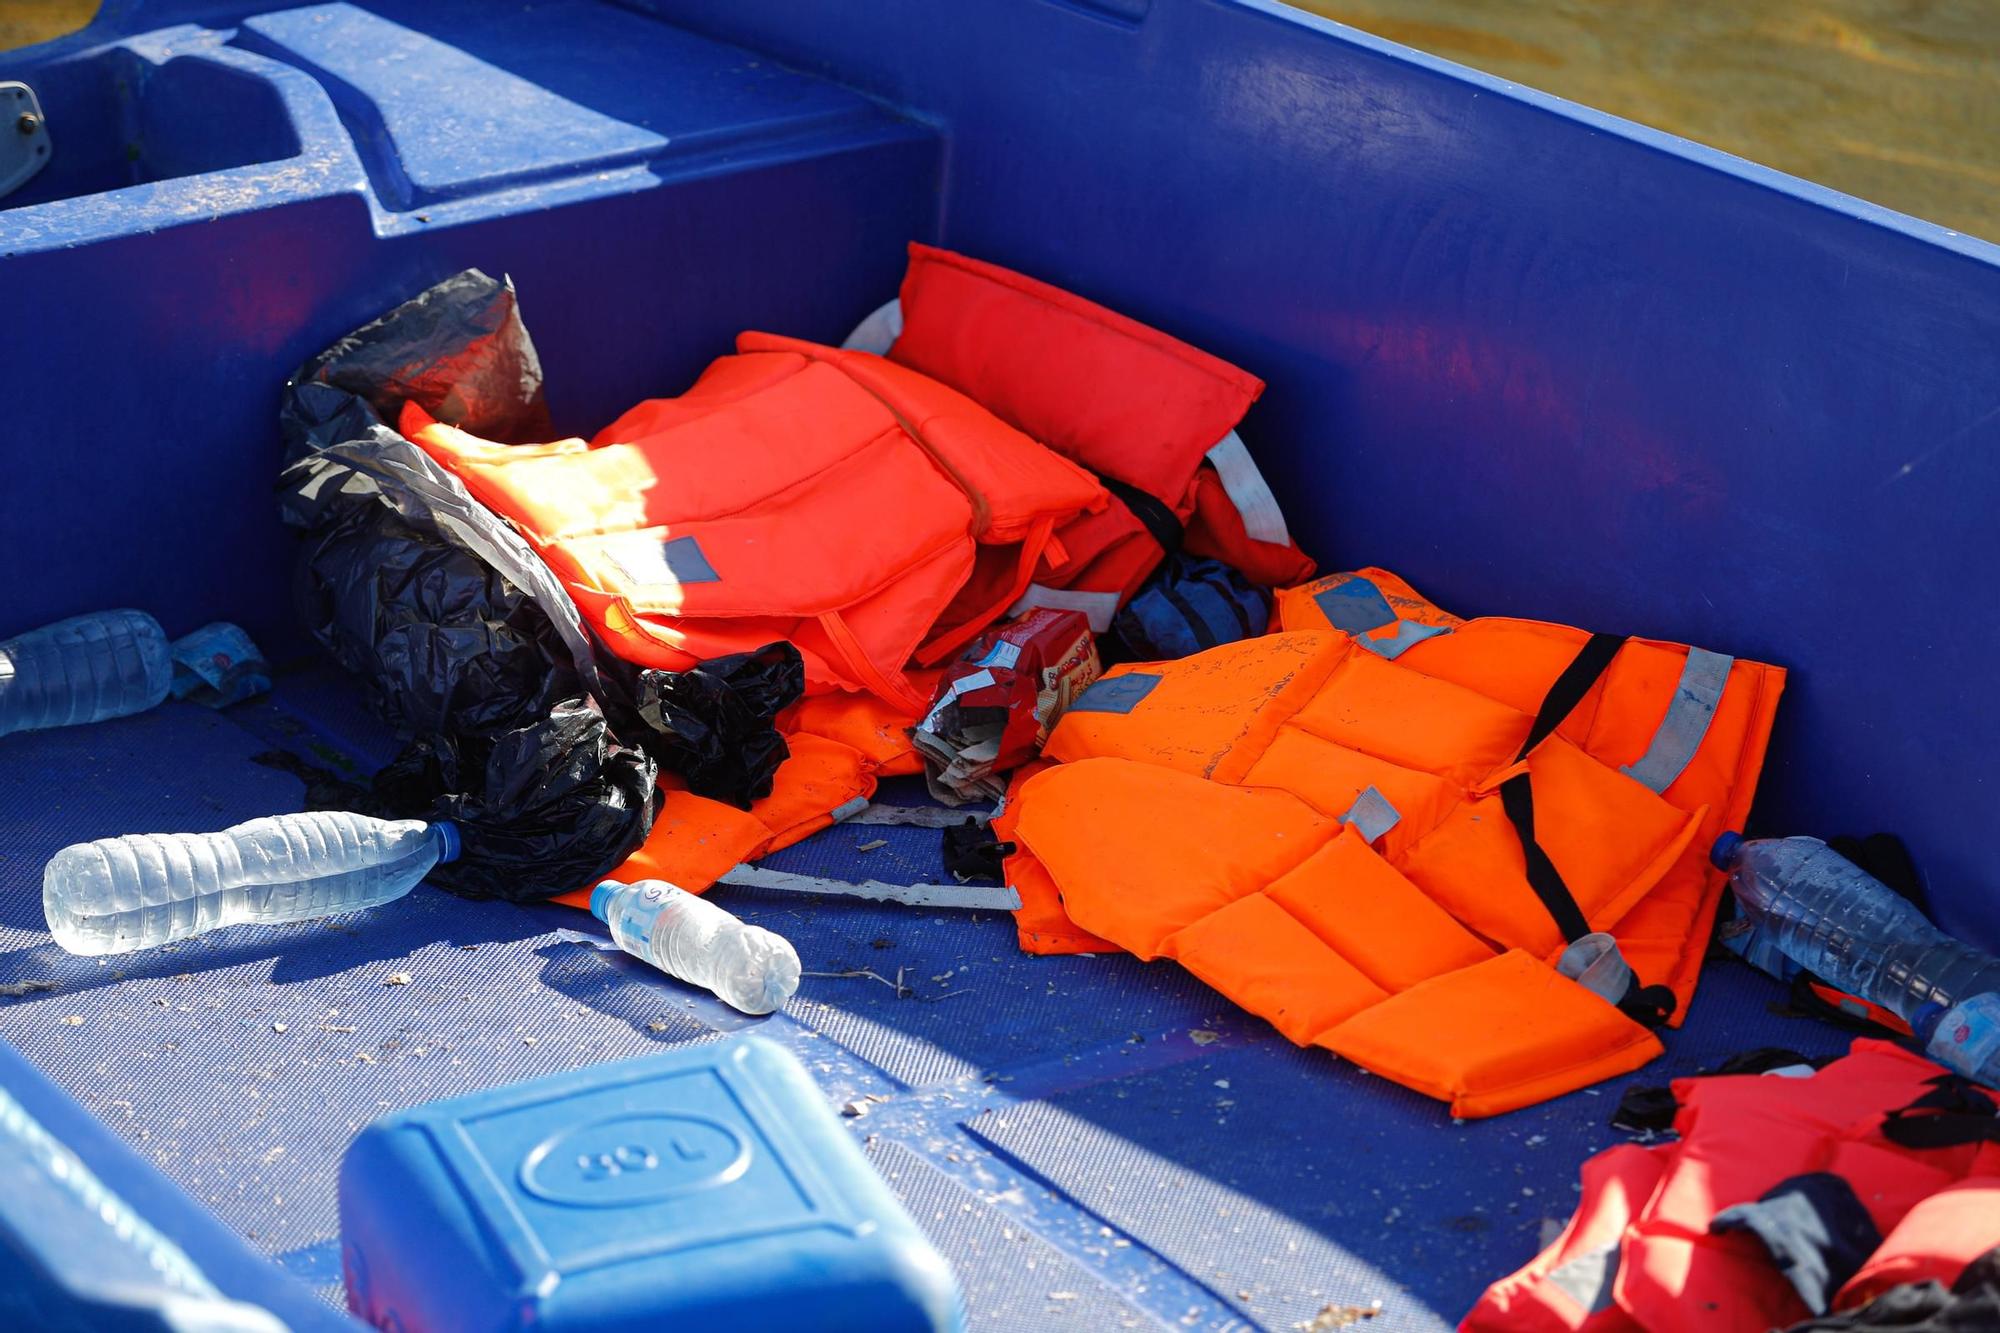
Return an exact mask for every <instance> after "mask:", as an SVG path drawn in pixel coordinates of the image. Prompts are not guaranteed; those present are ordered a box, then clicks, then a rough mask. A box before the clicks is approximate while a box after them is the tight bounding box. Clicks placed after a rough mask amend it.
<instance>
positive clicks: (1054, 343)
mask: <svg viewBox="0 0 2000 1333" xmlns="http://www.w3.org/2000/svg"><path fill="white" fill-rule="evenodd" d="M900 299H901V307H902V316H903V327H902V331H901V333H900V334H899V335H898V336H897V338H896V340H895V343H894V345H893V346H892V347H891V348H890V349H889V354H888V355H889V358H890V360H892V361H895V362H897V363H900V364H902V365H906V366H909V367H911V368H913V369H916V370H919V371H922V372H923V373H924V374H925V375H927V376H929V377H930V378H932V379H935V380H937V381H939V382H940V383H943V384H948V385H950V386H952V387H953V388H955V389H957V390H959V391H960V392H961V393H964V394H965V395H966V396H967V397H970V398H972V399H975V400H976V401H978V402H980V403H982V404H984V405H985V406H986V407H988V408H990V409H991V410H992V411H993V413H994V414H995V415H996V416H998V417H999V418H1000V419H1001V420H1003V421H1006V422H1008V423H1010V424H1012V425H1014V426H1016V427H1018V428H1019V429H1021V430H1022V431H1025V432H1026V433H1027V434H1029V435H1031V436H1033V437H1034V438H1035V439H1038V440H1040V441H1042V442H1043V443H1044V444H1047V445H1048V446H1049V447H1050V448H1052V449H1054V450H1055V451H1056V452H1058V453H1060V454H1062V455H1063V456H1064V457H1065V458H1069V459H1072V460H1074V461H1075V462H1077V463H1080V464H1081V465H1083V466H1084V467H1086V468H1088V469H1089V470H1090V471H1091V472H1093V473H1094V474H1096V475H1097V476H1099V477H1104V478H1107V479H1109V481H1110V482H1111V483H1112V484H1113V485H1114V490H1120V491H1121V493H1122V494H1123V495H1124V496H1125V497H1126V498H1124V499H1120V500H1119V501H1118V502H1116V503H1113V504H1112V505H1110V506H1109V507H1108V508H1106V509H1103V510H1099V511H1094V512H1092V513H1089V514H1080V515H1078V516H1076V517H1074V518H1071V519H1069V520H1067V521H1065V522H1064V523H1062V524H1060V525H1058V527H1057V529H1056V534H1055V538H1056V539H1055V542H1054V544H1053V547H1052V552H1051V555H1050V557H1049V559H1048V560H1047V561H1045V563H1044V565H1043V567H1042V568H1041V569H1040V570H1038V571H1037V572H1036V574H1035V578H1034V584H1035V587H1036V590H1037V591H1036V597H1037V598H1038V600H1035V601H1032V602H1031V603H1030V604H1031V605H1050V606H1068V607H1070V608H1072V609H1075V610H1082V611H1085V612H1086V613H1087V614H1090V615H1091V617H1092V628H1093V629H1095V630H1097V631H1098V632H1099V633H1102V632H1103V631H1104V630H1105V629H1106V628H1108V627H1109V623H1110V615H1111V613H1112V612H1113V611H1115V610H1116V609H1117V606H1118V604H1119V603H1121V602H1122V601H1123V600H1124V599H1125V598H1128V597H1130V596H1131V595H1132V594H1133V593H1134V592H1136V591H1137V590H1138V588H1139V585H1140V584H1141V583H1143V582H1145V580H1146V576H1147V575H1148V574H1150V573H1152V571H1153V568H1154V567H1155V566H1156V565H1158V564H1159V562H1160V560H1161V559H1162V557H1163V556H1164V555H1165V549H1164V547H1163V545H1162V543H1161V540H1160V534H1158V533H1156V531H1155V529H1156V528H1162V527H1164V528H1166V529H1168V530H1169V531H1170V533H1171V535H1170V536H1169V538H1168V540H1169V541H1171V542H1175V543H1178V542H1179V541H1181V540H1183V537H1185V539H1186V540H1187V542H1188V545H1189V546H1190V547H1191V548H1192V549H1195V550H1196V551H1197V553H1198V554H1205V555H1212V556H1214V557H1216V558H1217V559H1220V560H1222V561H1224V562H1225V563H1227V564H1230V565H1233V566H1235V567H1237V568H1239V569H1242V570H1243V571H1245V573H1247V574H1249V575H1250V576H1251V577H1252V578H1254V579H1257V580H1258V581H1259V582H1263V583H1266V584H1276V583H1281V582H1294V581H1297V580H1298V579H1301V578H1304V577H1305V576H1306V575H1307V574H1309V573H1310V572H1311V570H1312V561H1311V560H1310V559H1308V558H1307V557H1306V556H1305V555H1304V554H1303V553H1301V552H1300V551H1299V549H1298V547H1297V546H1296V545H1294V544H1293V543H1292V542H1291V540H1290V538H1289V535H1286V537H1285V540H1283V541H1281V542H1277V541H1267V540H1258V539H1256V538H1253V537H1252V536H1250V535H1249V534H1248V533H1247V532H1246V531H1245V529H1244V525H1243V520H1242V517H1241V515H1240V514H1238V512H1237V511H1236V508H1235V506H1234V505H1233V503H1232V502H1231V501H1230V499H1229V497H1228V496H1227V495H1226V494H1224V493H1223V489H1222V486H1221V483H1220V480H1219V477H1218V474H1217V471H1216V469H1215V468H1214V467H1213V466H1211V465H1209V464H1208V463H1207V462H1205V461H1204V460H1205V458H1206V457H1207V455H1208V453H1209V451H1210V450H1212V449H1214V448H1216V447H1217V444H1218V442H1219V441H1222V440H1223V439H1224V438H1225V437H1227V436H1230V433H1231V432H1232V431H1233V430H1234V429H1235V427H1236V425H1237V423H1238V422H1240V421H1241V420H1242V419H1243V414H1244V413H1245V412H1247V411H1248V410H1249V408H1250V405H1251V404H1252V403H1254V402H1255V401H1256V400H1257V397H1258V395H1259V394H1261V393H1262V392H1263V391H1264V382H1263V381H1262V380H1260V379H1258V378H1257V377H1256V376H1254V375H1251V374H1249V373H1248V372H1246V371H1243V370H1240V369H1238V368H1237V367H1235V366H1233V365H1230V364H1229V363H1228V362H1227V361H1224V360H1222V359H1221V358H1220V357H1216V356H1211V355H1210V354H1208V353H1207V352H1204V351H1201V350H1200V349H1199V348H1196V347H1192V346H1190V345H1188V344H1187V343H1184V342H1182V341H1181V340H1180V339H1178V338H1174V337H1172V336H1170V335H1168V334H1166V333H1162V332H1161V331H1160V330H1158V329H1155V328H1151V327H1149V326H1147V325H1145V324H1141V323H1140V322H1139V321H1137V320H1135V319H1130V318H1127V317H1126V316H1124V315H1121V314H1118V313H1117V312H1116V311H1113V310H1109V309H1107V308H1105V307H1104V306H1101V305H1098V304H1097V303H1095V302H1093V301H1087V300H1085V299H1083V298H1082V297H1080V296H1077V295H1075V294H1074V293H1071V292H1066V291H1064V290H1062V289H1061V288H1059V287H1053V286H1050V285H1049V284H1048V283H1045V282H1038V281H1036V280H1035V279H1033V278H1030V277H1027V276H1025V275H1023V274H1020V273H1015V272H1013V271H1012V270H1009V269H1005V268H1001V267H1000V266H999V265H997V264H988V263H983V262H981V261H979V260H976V259H969V258H967V257H966V256H964V255H959V254H953V253H952V252H950V251H948V250H939V249H936V248H935V247H932V246H928V245H921V244H912V245H911V246H910V264H909V268H908V269H907V271H906V272H905V274H904V277H903V286H902V292H901V298H900ZM1133 491H1136V492H1138V495H1137V496H1133V495H1132V494H1131V492H1133ZM1148 502H1150V504H1149V503H1148ZM1134 503H1137V504H1139V505H1140V506H1141V507H1142V508H1150V509H1153V510H1155V511H1156V512H1155V513H1154V515H1153V521H1152V522H1151V523H1149V522H1148V521H1147V520H1146V518H1144V517H1142V516H1141V514H1140V513H1139V512H1137V511H1135V510H1134V508H1133V507H1132V506H1133V504H1134ZM1183 530H1184V531H1183ZM990 563H991V562H990V561H989V562H984V563H982V566H981V568H980V569H979V570H977V571H975V573H974V575H973V577H972V579H971V581H970V584H969V588H970V589H977V590H979V592H978V594H977V595H978V597H979V598H980V599H983V600H990V599H991V597H992V594H993V591H994V590H995V589H997V588H998V587H999V586H1000V584H1001V582H1002V580H1001V579H1000V577H999V576H998V575H997V574H996V573H995V572H993V571H992V570H990V569H989V568H988V567H987V566H988V564H990ZM1061 592H1067V593H1070V594H1072V596H1071V597H1070V598H1069V599H1068V600H1064V599H1061V598H1057V597H1052V596H1051V594H1053V593H1061ZM1090 599H1095V600H1094V601H1093V600H1090ZM1107 608H1108V609H1107ZM925 660H926V661H937V660H940V655H937V654H935V653H931V652H928V651H927V654H926V658H925Z"/></svg>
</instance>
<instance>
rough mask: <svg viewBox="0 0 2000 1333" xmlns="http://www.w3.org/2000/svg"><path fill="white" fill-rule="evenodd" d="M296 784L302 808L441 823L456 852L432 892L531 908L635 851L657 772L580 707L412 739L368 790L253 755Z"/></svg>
mask: <svg viewBox="0 0 2000 1333" xmlns="http://www.w3.org/2000/svg"><path fill="white" fill-rule="evenodd" d="M257 759H258V762H260V763H263V764H265V765H267V766H269V767H272V768H278V769H282V770H284V771H285V772H288V773H291V774H293V775H294V776H296V777H298V778H300V779H302V780H303V781H304V782H305V784H306V806H307V808H308V809H314V810H354V811H358V812H360V813H362V814H366V815H376V816H378V817H381V818H384V819H423V820H439V819H449V820H451V821H452V822H453V823H455V824H457V825H458V830H459V834H460V836H461V838H462V839H463V850H462V851H461V852H460V853H459V857H458V859H457V860H456V861H453V862H451V863H449V864H446V865H439V866H437V867H435V868H433V869H432V871H431V872H430V874H429V876H428V877H427V878H428V879H429V881H430V882H431V883H432V884H436V885H438V886H439V887H441V888H445V889H449V890H450V891H451V892H453V893H456V894H460V895H462V896H464V897H467V898H504V899H508V900H510V901H513V902H532V901H536V900H539V899H542V898H550V897H553V896H555V895H556V894H558V893H568V892H569V891H570V890H572V889H577V888H582V887H585V886H587V885H589V884H592V883H594V882H596V881H597V880H600V879H602V878H604V877H605V876H606V875H608V874H610V873H611V872H612V871H613V870H615V869H617V868H618V866H619V864H620V863H621V862H623V861H624V860H625V858H626V857H627V856H629V855H631V853H632V849H633V848H634V847H636V846H637V845H638V844H639V843H640V842H642V841H644V839H645V836H646V834H647V832H648V831H649V830H650V829H651V828H652V825H653V812H654V810H655V809H656V808H657V805H658V799H657V798H658V793H657V791H656V790H655V785H654V784H655V779H656V777H657V775H658V770H657V769H656V768H655V767H654V765H653V761H652V759H651V758H650V757H648V756H647V755H646V754H645V753H644V752H643V751H641V750H635V749H629V748H627V747H625V746H621V745H619V744H618V743H617V741H616V740H615V739H614V738H613V737H612V735H611V731H610V728H608V727H607V726H605V723H604V716H603V714H601V713H599V712H598V711H597V706H596V705H595V704H593V703H592V702H591V701H590V700H588V699H583V698H577V699H565V700H562V701H561V702H559V703H557V704H555V705H554V706H553V707H552V708H551V709H550V710H549V712H548V714H547V716H545V717H541V718H538V719H535V720H533V721H531V722H529V723H527V724H526V725H524V726H521V727H516V728H513V729H510V730H505V731H500V732H496V733H493V734H491V735H484V736H472V735H461V736H448V735H429V736H419V737H417V738H416V739H415V740H413V741H411V742H410V743H409V744H408V745H406V746H404V747H403V751H402V753H401V754H398V755H397V756H396V757H395V759H393V760H391V761H390V763H389V766H388V767H387V768H385V769H383V770H382V771H381V772H380V773H377V774H376V775H375V778H374V780H373V782H372V783H371V784H369V785H368V786H360V785H357V784H355V783H352V782H348V781H345V780H343V779H341V778H339V777H336V776H335V775H334V774H332V773H330V772H328V771H327V770H325V769H322V768H318V767H315V766H314V765H312V764H309V763H307V762H305V761H304V760H302V759H300V758H298V757H297V756H295V755H292V754H289V753H287V752H282V751H279V752H273V753H269V754H263V755H259V756H257Z"/></svg>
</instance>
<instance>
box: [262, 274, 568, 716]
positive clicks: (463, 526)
mask: <svg viewBox="0 0 2000 1333" xmlns="http://www.w3.org/2000/svg"><path fill="white" fill-rule="evenodd" d="M466 338H470V339H471V341H470V342H465V341H463V340H464V339H466ZM426 339H429V340H430V341H426ZM441 368H449V370H450V373H451V374H453V375H456V376H459V377H462V378H463V379H465V380H466V381H468V383H469V384H471V385H472V386H474V387H473V388H471V389H467V390H454V389H453V388H452V387H451V386H450V385H448V384H445V383H444V382H443V381H442V378H441V377H442V374H443V371H442V370H441ZM406 400H414V401H416V402H418V403H420V404H422V405H423V406H424V407H425V408H426V409H427V410H429V411H430V412H431V413H432V414H433V415H435V416H437V417H438V418H439V419H440V420H446V421H452V422H453V423H454V424H457V425H460V426H463V427H464V428H465V429H468V430H474V431H477V432H478V433H480V434H481V435H483V436H485V437H486V438H488V439H495V440H516V439H520V438H522V437H523V436H524V435H527V434H532V433H533V432H537V431H541V432H547V431H549V430H550V429H551V428H550V427H549V425H548V406H547V404H546V402H545V401H544V400H543V398H542V378H541V362H540V360H539V359H538V358H537V356H536V354H535V347H534V343H533V342H532V341H530V340H529V338H528V331H527V329H526V328H525V327H524V326H523V325H522V324H521V321H520V316H519V312H518V310H517V308H516V306H515V301H514V288H513V286H512V284H510V283H507V282H495V281H494V280H493V279H492V278H489V277H487V276H486V275H485V274H484V273H481V272H479V271H478V270H477V269H468V270H466V271H465V272H464V273H461V274H458V275H457V276H456V277H452V278H448V279H446V280H445V281H444V282H442V283H439V284H438V285H437V286H436V287H433V288H431V289H430V290H429V291H427V292H425V293H424V294H423V295H421V296H419V297H417V298H416V299H415V300H412V301H407V302H405V303H404V304H402V305H400V306H398V307H396V309H394V310H392V311H390V312H389V313H388V314H386V315H384V316H383V317H382V318H380V319H378V320H376V321H375V322H374V323H372V324H368V325H365V326H364V327H362V328H360V329H357V330H355V331H354V332H353V333H350V334H348V335H347V336H346V337H345V338H342V339H340V340H339V341H338V342H336V343H334V344H333V345H332V346H331V347H329V348H327V350H326V351H324V352H322V353H320V354H319V355H318V356H316V357H314V358H313V359H312V360H310V361H307V362H306V363H305V364H304V365H302V366H300V367H299V369H298V370H297V371H295V372H293V374H292V377H291V379H289V380H288V381H286V383H285V390H284V395H283V397H282V399H281V402H280V407H279V413H278V422H279V429H280V432H281V434H282V435H283V437H284V441H285V458H286V464H285V467H284V470H283V471H282V472H281V473H280V474H279V477H278V497H279V498H278V508H279V514H280V516H281V517H282V518H283V519H284V521H285V522H286V523H287V524H288V525H290V526H291V527H293V528H296V529H298V530H299V531H301V532H304V533H306V534H307V545H308V555H307V559H308V561H310V559H311V547H312V545H313V543H314V541H315V539H316V538H317V536H318V534H320V533H322V532H324V531H326V530H328V528H329V526H330V525H331V524H334V523H336V522H339V521H340V520H341V519H342V517H343V516H345V515H351V514H352V513H353V511H354V509H355V507H356V506H357V505H360V504H363V503H364V502H366V501H368V500H371V499H372V500H379V501H380V502H381V503H382V504H384V505H386V506H388V507H389V508H391V509H393V510H395V511H396V513H397V515H398V516H399V517H401V518H402V520H403V521H404V523H405V524H407V525H408V526H409V527H410V528H411V529H412V530H414V531H416V532H417V533H419V534H422V535H424V536H426V537H430V538H434V539H436V540H438V541H442V542H447V543H450V544H452V545H456V546H458V547H460V548H462V549H463V550H464V551H465V552H466V553H467V554H468V555H470V556H473V557H475V558H476V559H478V560H479V561H481V562H483V563H484V564H485V565H486V566H488V567H489V568H490V569H491V570H493V571H495V572H497V573H498V574H500V575H501V576H502V577H503V578H505V579H506V581H507V582H508V583H510V584H512V585H513V586H514V587H515V588H517V589H519V590H520V591H521V592H522V593H523V594H525V595H526V597H527V598H528V600H530V601H532V602H533V603H534V605H535V606H536V607H537V608H538V609H539V610H540V611H541V612H542V614H543V615H544V616H546V617H547V618H548V621H549V623H550V625H551V626H553V628H554V630H555V632H556V634H557V635H558V636H559V637H560V639H561V641H562V644H563V646H564V648H565V650H566V653H567V655H568V657H569V660H570V665H571V667H572V668H573V669H574V670H575V671H576V673H577V675H578V677H579V678H580V679H581V681H582V685H583V688H584V689H585V690H586V691H588V692H590V693H592V694H594V695H597V696H598V697H599V698H600V699H604V698H605V697H606V694H607V690H606V688H605V686H604V683H603V682H602V681H601V680H600V679H599V675H598V665H597V658H596V653H595V650H594V649H593V647H592V645H591V640H590V636H589V634H588V632H587V631H586V630H585V629H584V627H583V617H582V616H581V615H579V614H578V612H577V609H576V604H575V603H574V602H573V601H571V600H570V596H569V593H568V591H567V590H566V589H565V588H564V587H563V585H562V581H561V580H560V579H558V578H557V577H556V576H555V573H554V572H553V571H552V570H550V569H549V567H548V565H547V564H545V563H544V562H543V561H542V559H541V557H540V556H538V555H536V554H535V552H534V551H533V549H531V548H530V547H529V546H528V543H527V541H526V540H525V539H523V538H522V536H521V535H520V534H519V533H518V532H516V531H514V529H513V528H511V527H509V526H508V525H507V524H506V523H505V522H503V521H502V520H501V519H500V518H499V517H498V516H497V515H495V514H494V513H493V512H492V511H491V510H489V509H487V508H486V507H485V506H484V505H482V504H480V503H479V502H478V501H477V500H475V499H473V498H472V495H471V493H470V492H468V491H467V490H466V489H465V485H464V483H462V482H460V481H459V479H458V478H457V477H455V476H453V475H452V474H451V473H449V472H447V471H446V470H445V469H444V468H442V467H440V466H438V464H437V463H436V462H434V461H433V460H432V459H431V457H430V455H429V454H426V453H425V452H424V451H423V450H422V449H420V448H418V447H417V446H416V445H415V444H413V443H411V442H410V441H409V440H407V439H404V438H403V436H402V435H400V434H398V433H397V432H396V431H395V430H393V429H391V428H390V427H389V426H387V425H385V424H384V422H385V420H393V419H395V417H396V415H397V414H398V413H399V412H400V411H401V405H402V403H403V402H404V401H406ZM458 412H463V413H465V414H466V415H464V416H462V417H461V416H457V415H454V413H458ZM325 572H326V567H325V566H324V565H323V566H322V568H321V570H320V571H319V574H320V575H321V576H323V575H324V574H325ZM306 616H307V623H308V624H309V625H310V626H311V627H312V628H313V630H314V633H315V635H317V636H319V637H320V641H321V643H322V644H323V645H325V646H326V648H327V649H328V651H329V652H334V654H335V656H336V657H338V656H340V653H339V652H338V651H337V650H335V648H334V646H333V644H332V643H330V642H328V639H327V637H326V635H325V634H324V633H322V628H323V627H322V625H321V623H320V622H319V621H318V620H316V619H315V616H314V613H313V609H312V608H310V607H308V608H307V610H306ZM348 633H349V634H350V635H351V636H354V637H356V638H366V637H368V635H369V634H370V633H372V631H371V630H370V629H369V628H368V627H367V626H366V625H365V624H361V623H357V624H354V625H350V626H349V627H348ZM385 688H387V687H386V686H385ZM428 692H429V693H432V694H436V693H439V692H440V691H439V690H438V689H437V688H431V689H430V690H429V691H428Z"/></svg>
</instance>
